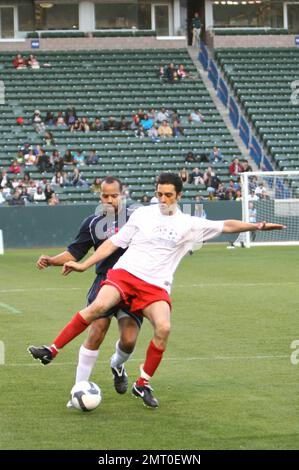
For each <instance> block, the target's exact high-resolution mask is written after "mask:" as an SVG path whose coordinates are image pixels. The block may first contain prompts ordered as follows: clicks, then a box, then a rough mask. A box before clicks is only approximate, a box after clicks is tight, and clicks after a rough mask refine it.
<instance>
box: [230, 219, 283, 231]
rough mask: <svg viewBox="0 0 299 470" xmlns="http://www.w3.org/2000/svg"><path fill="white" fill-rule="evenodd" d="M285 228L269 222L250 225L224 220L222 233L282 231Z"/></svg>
mask: <svg viewBox="0 0 299 470" xmlns="http://www.w3.org/2000/svg"><path fill="white" fill-rule="evenodd" d="M285 228H286V226H285V225H282V224H272V223H270V222H258V223H256V224H251V223H249V222H242V221H241V220H234V219H231V220H225V222H224V226H223V233H239V232H256V231H257V230H283V229H285Z"/></svg>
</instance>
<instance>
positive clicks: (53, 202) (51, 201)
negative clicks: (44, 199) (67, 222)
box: [48, 193, 59, 206]
mask: <svg viewBox="0 0 299 470" xmlns="http://www.w3.org/2000/svg"><path fill="white" fill-rule="evenodd" d="M58 204H59V199H58V196H57V194H56V193H53V194H52V196H51V197H50V199H49V200H48V206H57V205H58Z"/></svg>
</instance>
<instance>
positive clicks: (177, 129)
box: [172, 121, 184, 137]
mask: <svg viewBox="0 0 299 470" xmlns="http://www.w3.org/2000/svg"><path fill="white" fill-rule="evenodd" d="M172 135H173V137H180V136H181V135H184V129H183V128H182V126H180V124H179V122H178V121H174V122H173V127H172Z"/></svg>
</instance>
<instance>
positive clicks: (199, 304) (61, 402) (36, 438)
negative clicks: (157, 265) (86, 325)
mask: <svg viewBox="0 0 299 470" xmlns="http://www.w3.org/2000/svg"><path fill="white" fill-rule="evenodd" d="M43 251H46V253H49V254H50V253H57V250H10V251H7V253H6V254H5V255H4V256H1V257H0V341H1V342H2V344H3V343H4V346H5V364H3V365H0V415H1V416H0V423H1V424H0V449H99V450H101V449H107V450H108V449H158V450H164V449H178V450H179V449H299V419H298V414H299V364H298V365H297V366H296V365H292V364H291V361H290V355H291V353H292V349H291V347H290V346H291V343H292V341H293V340H295V339H299V312H298V281H299V271H298V264H299V251H298V248H297V247H275V248H274V247H273V248H270V247H268V248H253V249H251V250H246V249H236V250H227V249H226V247H225V246H224V245H221V246H220V245H213V246H205V247H204V248H203V249H202V250H200V251H198V252H196V253H195V254H194V255H193V256H188V257H186V258H185V259H184V260H183V262H182V264H181V265H180V267H179V269H178V271H177V274H176V278H175V283H174V287H173V293H172V297H173V313H172V325H173V326H172V333H171V335H170V339H169V345H168V350H167V352H166V354H165V358H164V360H163V362H162V364H161V366H160V368H159V370H158V371H157V373H156V375H155V377H154V379H153V380H152V385H153V386H154V389H155V394H156V396H157V397H158V398H159V400H160V408H159V409H158V410H155V411H153V410H148V409H146V408H144V407H143V405H142V402H141V401H140V400H138V399H135V398H133V397H132V396H131V393H130V392H128V393H127V394H126V395H124V396H118V395H117V394H116V393H115V391H114V389H113V384H112V378H111V374H110V368H109V358H110V355H111V354H112V352H113V350H114V344H115V341H116V340H117V337H118V334H117V325H116V322H115V321H114V320H113V324H112V326H111V329H110V331H109V334H108V335H107V337H106V340H105V343H104V344H103V346H102V349H101V353H100V357H99V361H98V363H97V366H96V368H95V371H94V374H93V376H92V380H93V381H94V382H96V383H97V384H98V385H99V386H100V387H101V389H102V393H103V401H102V403H101V405H100V406H99V407H98V408H97V409H96V410H95V411H93V412H91V413H82V412H79V411H76V410H72V411H70V410H67V409H66V407H65V405H66V402H67V400H68V397H69V391H70V389H71V387H72V385H73V382H74V374H75V367H76V362H77V353H78V349H79V346H80V344H81V343H82V341H83V339H84V333H83V335H81V337H79V338H77V339H76V340H75V341H73V342H72V343H71V344H69V345H68V346H67V347H66V348H65V349H64V350H63V351H62V352H61V354H60V355H59V356H58V357H57V359H56V360H55V361H54V362H53V364H51V365H49V366H47V367H42V366H41V365H40V364H38V363H35V362H34V361H33V360H32V359H31V357H30V356H29V355H28V353H27V352H26V348H27V347H28V345H30V344H37V345H39V344H48V343H49V342H51V340H53V338H54V337H55V336H56V334H57V332H58V331H59V330H60V329H61V328H62V326H64V324H65V323H66V322H67V321H68V320H69V319H70V318H71V316H72V315H73V314H74V313H75V312H76V311H77V310H78V309H79V308H80V307H82V306H83V305H84V303H85V294H86V292H87V290H88V288H89V285H90V284H91V281H92V279H93V272H92V271H90V272H88V273H85V274H82V275H79V274H73V275H71V276H69V277H68V278H63V277H61V276H60V270H59V269H58V268H50V269H47V270H45V271H42V272H40V271H38V270H37V269H36V268H35V261H36V259H37V257H38V255H39V254H41V253H42V252H43ZM151 335H152V328H151V326H150V324H149V323H148V322H147V320H145V321H144V326H143V328H142V331H141V334H140V337H139V341H138V345H137V348H136V351H135V353H134V356H133V358H132V359H131V360H130V362H129V363H128V364H127V370H128V373H129V378H130V383H132V382H133V381H134V380H135V378H136V376H137V374H138V369H139V364H140V363H141V362H142V360H143V358H144V353H145V350H146V348H147V345H148V342H149V339H150V338H151Z"/></svg>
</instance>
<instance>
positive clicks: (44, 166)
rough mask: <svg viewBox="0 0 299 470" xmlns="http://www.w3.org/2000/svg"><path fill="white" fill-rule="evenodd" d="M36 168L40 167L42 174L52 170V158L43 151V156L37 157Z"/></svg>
mask: <svg viewBox="0 0 299 470" xmlns="http://www.w3.org/2000/svg"><path fill="white" fill-rule="evenodd" d="M36 166H37V167H38V169H39V171H40V172H41V173H44V172H46V171H50V170H52V165H51V163H50V158H49V156H48V155H47V154H46V152H45V151H44V149H42V150H41V154H40V155H39V156H38V157H37V160H36Z"/></svg>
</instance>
